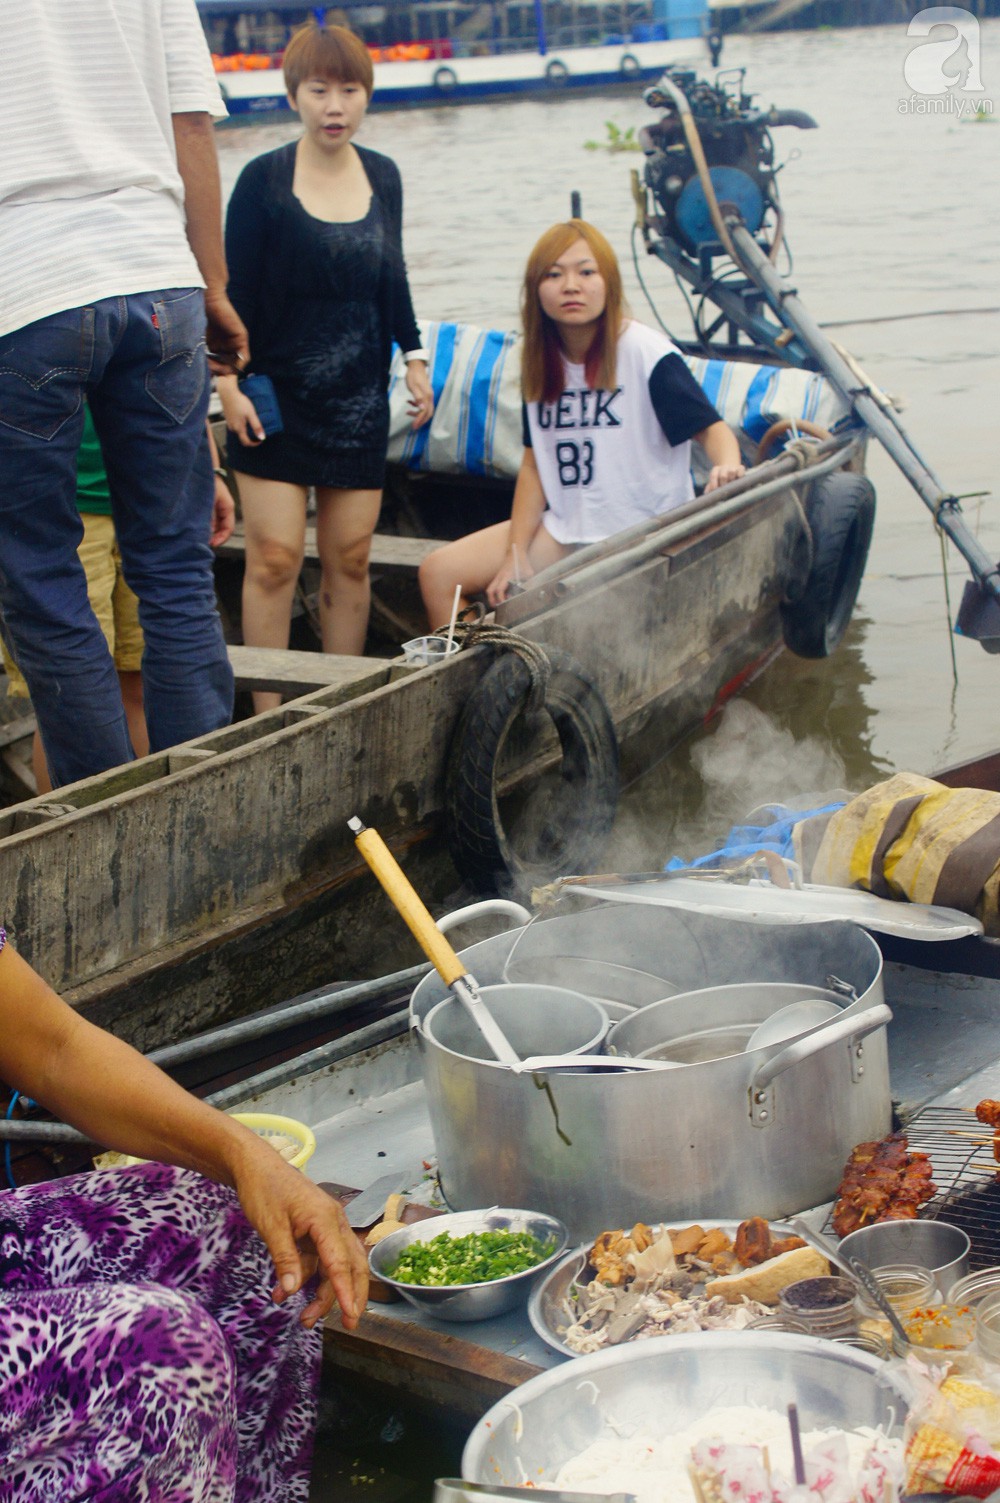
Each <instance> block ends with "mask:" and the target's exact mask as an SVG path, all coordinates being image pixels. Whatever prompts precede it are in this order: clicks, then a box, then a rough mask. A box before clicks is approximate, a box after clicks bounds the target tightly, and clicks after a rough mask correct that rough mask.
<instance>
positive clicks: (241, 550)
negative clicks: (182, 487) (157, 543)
mask: <svg viewBox="0 0 1000 1503" xmlns="http://www.w3.org/2000/svg"><path fill="white" fill-rule="evenodd" d="M443 547H444V543H443V542H442V541H441V540H440V539H438V538H407V537H391V536H390V535H389V534H388V533H380V532H377V533H376V534H375V536H374V537H373V538H372V548H371V555H370V564H371V567H372V568H373V569H378V570H379V571H381V572H383V573H388V574H414V573H416V571H417V569H418V568H419V566H420V564H421V563H422V562H423V560H424V559H425V558H426V557H427V555H428V553H433V552H434V549H435V548H443ZM215 552H216V553H217V554H218V555H219V557H220V558H242V557H244V555H245V553H246V534H245V531H244V527H243V523H242V522H237V524H236V527H235V528H234V530H233V535H232V537H230V538H229V539H228V540H227V541H226V542H225V543H222V544H221V545H220V547H218V548H216V550H215ZM305 562H306V563H307V564H317V563H319V553H318V552H317V550H316V528H315V527H314V526H313V525H312V524H311V523H310V524H309V526H308V527H307V528H306V543H305Z"/></svg>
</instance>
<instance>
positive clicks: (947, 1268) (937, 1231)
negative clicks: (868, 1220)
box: [840, 1221, 971, 1299]
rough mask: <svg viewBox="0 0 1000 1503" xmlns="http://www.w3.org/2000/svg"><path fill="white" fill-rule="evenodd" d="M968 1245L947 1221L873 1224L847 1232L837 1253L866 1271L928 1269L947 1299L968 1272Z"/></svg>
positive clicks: (959, 1229)
mask: <svg viewBox="0 0 1000 1503" xmlns="http://www.w3.org/2000/svg"><path fill="white" fill-rule="evenodd" d="M970 1246H971V1244H970V1242H969V1239H968V1237H967V1236H966V1234H965V1232H963V1231H962V1229H961V1227H958V1226H951V1225H950V1224H949V1223H948V1222H947V1221H876V1222H875V1223H874V1224H873V1225H872V1226H863V1227H860V1228H859V1229H858V1230H857V1231H856V1232H850V1233H849V1234H848V1235H847V1236H846V1237H844V1239H843V1240H842V1242H841V1244H840V1250H841V1252H842V1253H844V1254H845V1256H848V1257H851V1258H857V1259H858V1261H859V1262H861V1263H864V1264H865V1266H866V1267H867V1268H873V1269H874V1268H884V1267H885V1265H886V1264H887V1263H907V1264H912V1263H915V1264H917V1266H918V1267H920V1268H928V1269H930V1271H931V1273H932V1274H933V1275H934V1282H935V1283H936V1284H937V1287H938V1289H939V1290H940V1292H941V1294H942V1295H943V1296H944V1298H945V1299H947V1298H948V1296H949V1294H950V1292H951V1286H952V1285H953V1284H954V1283H955V1281H956V1279H960V1278H963V1277H964V1276H965V1274H967V1273H968V1271H969V1248H970Z"/></svg>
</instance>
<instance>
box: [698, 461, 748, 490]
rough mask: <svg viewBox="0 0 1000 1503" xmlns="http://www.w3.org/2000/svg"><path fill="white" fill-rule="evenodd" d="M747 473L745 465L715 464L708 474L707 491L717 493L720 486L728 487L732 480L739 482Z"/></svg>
mask: <svg viewBox="0 0 1000 1503" xmlns="http://www.w3.org/2000/svg"><path fill="white" fill-rule="evenodd" d="M746 472H747V467H746V465H745V464H715V465H713V466H712V468H711V470H710V471H709V473H708V479H707V480H706V481H705V490H706V492H708V491H717V490H718V489H719V486H720V485H728V484H729V482H730V480H739V478H740V476H741V475H745V474H746Z"/></svg>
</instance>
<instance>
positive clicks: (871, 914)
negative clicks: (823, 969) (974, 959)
mask: <svg viewBox="0 0 1000 1503" xmlns="http://www.w3.org/2000/svg"><path fill="white" fill-rule="evenodd" d="M581 890H583V891H586V893H587V895H588V897H592V898H602V899H604V900H606V901H607V902H610V903H652V904H654V905H656V906H659V907H667V908H694V909H697V910H698V912H699V913H715V914H719V915H721V916H723V917H730V918H747V919H763V920H764V921H766V922H767V923H773V924H815V923H821V922H823V921H824V920H826V921H832V920H836V919H840V920H844V919H847V920H849V921H850V922H852V923H855V924H860V925H861V927H862V928H863V929H874V930H875V931H876V932H877V933H879V934H893V935H895V936H896V937H897V938H899V939H919V940H946V939H964V938H965V937H966V936H967V935H970V934H982V932H983V926H982V924H981V923H980V922H979V920H978V919H977V918H973V917H972V915H971V914H969V913H960V912H959V910H958V909H957V908H940V907H936V906H935V905H934V904H931V903H907V902H903V901H900V902H895V901H893V900H892V899H890V898H878V897H876V896H875V894H874V893H871V892H861V891H859V890H856V889H855V888H850V887H822V886H820V885H819V884H817V883H812V882H806V883H804V884H803V885H802V886H801V887H790V888H785V887H774V886H773V885H772V884H771V883H769V882H749V883H747V882H742V883H735V882H724V881H718V880H708V879H706V878H703V877H668V876H663V877H653V878H651V879H649V880H647V881H644V882H634V883H633V882H629V881H624V882H622V883H621V884H617V883H613V882H612V883H609V884H608V885H606V886H602V885H601V884H600V883H594V884H591V883H590V882H587V884H586V886H585V888H582V889H581Z"/></svg>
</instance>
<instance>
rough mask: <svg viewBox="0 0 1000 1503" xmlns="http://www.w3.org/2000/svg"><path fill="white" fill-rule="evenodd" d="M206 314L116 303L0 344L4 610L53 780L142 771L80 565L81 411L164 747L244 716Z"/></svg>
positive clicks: (156, 745) (166, 305)
mask: <svg viewBox="0 0 1000 1503" xmlns="http://www.w3.org/2000/svg"><path fill="white" fill-rule="evenodd" d="M208 386H209V381H208V365H207V362H206V357H205V310H204V301H203V297H202V294H201V292H200V291H198V290H197V289H191V288H180V289H173V290H170V291H166V292H149V293H140V294H136V295H134V296H130V297H115V298H104V299H102V300H101V301H100V302H97V303H95V304H93V305H92V306H91V307H87V308H72V309H69V310H68V311H67V312H65V313H55V314H52V315H51V316H50V317H48V318H43V319H40V320H39V321H38V322H37V323H34V324H29V325H27V326H26V327H25V328H23V329H18V330H16V331H15V332H14V333H13V334H5V335H3V336H0V610H2V612H3V618H4V628H5V631H6V634H7V637H8V638H9V641H10V644H11V646H12V650H13V653H14V656H15V658H16V659H17V663H18V666H19V667H20V669H21V672H22V673H23V674H24V677H25V679H26V680H27V683H28V688H29V690H30V691H31V699H32V704H33V705H34V709H35V714H36V716H37V719H38V725H39V729H40V731H41V733H42V741H43V742H44V745H45V755H46V760H47V761H48V764H49V771H50V773H51V776H52V781H53V784H54V785H56V786H58V785H60V784H65V783H72V782H75V781H76V780H77V779H78V778H85V777H89V776H90V775H91V774H92V773H96V772H101V771H103V770H104V769H105V768H107V767H115V766H117V765H119V764H120V763H122V762H128V761H130V760H131V758H132V747H131V744H130V742H129V736H128V727H127V725H126V721H125V713H124V710H123V708H122V699H121V692H120V690H119V686H118V678H117V675H116V673H115V669H114V664H113V663H112V660H111V655H110V653H109V652H108V649H107V645H106V644H105V641H104V637H103V635H102V633H101V629H100V627H99V626H98V624H97V621H96V619H95V617H94V614H93V612H92V611H91V609H90V605H89V603H88V600H87V583H86V579H85V577H84V573H83V568H82V566H81V564H80V561H79V559H78V558H77V555H76V550H77V545H78V544H79V542H80V538H81V537H82V535H83V529H82V526H81V523H80V516H79V513H78V511H77V509H76V454H77V449H78V448H79V445H80V437H81V434H82V431H83V399H84V397H85V396H86V398H87V401H88V402H89V403H90V409H91V413H92V415H93V419H94V426H95V427H96V429H97V432H98V434H99V436H100V439H101V448H102V451H103V454H104V461H105V465H106V468H107V472H108V481H109V485H110V490H111V505H112V511H113V513H114V519H115V529H116V531H117V534H118V546H119V550H120V552H121V556H122V568H123V572H124V574H125V578H126V580H127V581H128V583H129V584H130V585H131V587H132V589H133V590H134V591H135V593H136V594H137V595H138V597H139V619H140V621H141V623H142V629H143V634H144V636H145V639H146V647H145V653H144V655H143V662H142V677H143V689H144V693H145V704H146V721H147V724H148V726H149V738H150V746H151V749H152V750H153V751H162V750H163V748H164V747H167V746H175V745H176V744H177V743H178V742H180V741H188V740H190V739H191V738H192V737H195V736H201V735H204V734H205V733H206V732H207V731H212V730H216V729H217V728H218V727H219V726H222V725H227V724H228V723H229V721H230V719H231V717H232V708H233V676H232V671H231V669H230V667H229V659H228V656H227V653H226V644H225V641H224V640H223V636H222V627H221V625H220V622H219V616H218V612H217V610H216V606H215V590H214V585H213V579H212V551H211V548H210V547H209V543H208V537H209V530H210V524H211V516H212V506H213V500H214V478H213V474H212V461H211V456H210V453H209V449H208V443H207V439H206V435H205V416H206V411H207V406H208Z"/></svg>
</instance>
